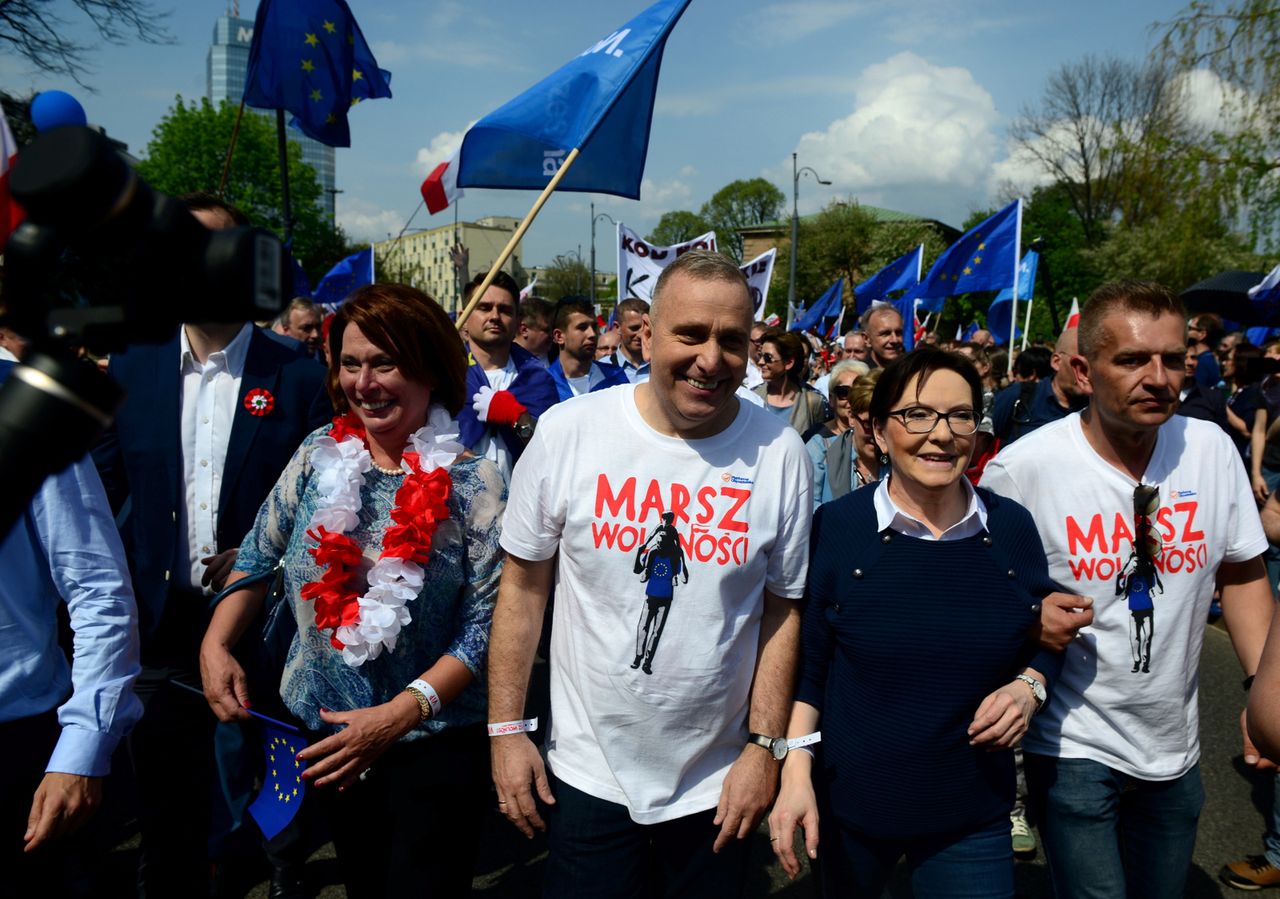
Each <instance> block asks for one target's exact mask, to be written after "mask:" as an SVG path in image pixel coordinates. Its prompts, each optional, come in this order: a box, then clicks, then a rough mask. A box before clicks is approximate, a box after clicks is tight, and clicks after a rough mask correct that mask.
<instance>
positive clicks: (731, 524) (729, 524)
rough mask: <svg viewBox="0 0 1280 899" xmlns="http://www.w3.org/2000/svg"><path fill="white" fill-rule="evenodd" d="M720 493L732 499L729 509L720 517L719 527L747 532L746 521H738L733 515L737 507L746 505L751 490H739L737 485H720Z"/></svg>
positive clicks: (736, 511) (735, 513)
mask: <svg viewBox="0 0 1280 899" xmlns="http://www.w3.org/2000/svg"><path fill="white" fill-rule="evenodd" d="M720 494H721V495H722V496H727V497H730V498H731V499H732V500H733V501H734V502H733V505H732V506H731V507H730V508H729V511H728V512H725V513H724V518H721V519H720V524H719V527H720V529H721V530H725V531H737V532H738V533H741V534H745V533H746V532H747V523H746V522H745V521H739V520H738V519H736V518H734V516H735V515H737V514H738V510H739V509H741V508H742V507H743V506H744V505H746V502H747V500H749V499H751V491H750V490H739V489H738V488H737V487H721V488H720Z"/></svg>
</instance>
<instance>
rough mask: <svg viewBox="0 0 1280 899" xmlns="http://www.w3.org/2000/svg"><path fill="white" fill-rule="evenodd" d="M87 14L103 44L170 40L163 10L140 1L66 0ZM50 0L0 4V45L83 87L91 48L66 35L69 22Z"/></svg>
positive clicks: (48, 71)
mask: <svg viewBox="0 0 1280 899" xmlns="http://www.w3.org/2000/svg"><path fill="white" fill-rule="evenodd" d="M71 5H73V6H75V7H76V8H77V9H79V10H80V12H81V13H83V14H84V16H85V17H86V18H88V20H89V22H90V23H91V24H92V25H93V27H94V29H95V30H96V31H97V32H98V37H99V38H101V39H102V40H103V41H105V42H107V43H109V44H124V43H125V42H126V41H128V40H130V39H133V38H136V39H138V40H140V41H143V42H144V43H148V44H171V43H173V36H172V35H171V34H169V32H168V31H166V30H165V28H164V20H165V19H166V18H167V17H168V15H169V14H168V13H167V12H166V13H162V12H157V11H156V9H155V8H154V6H152V4H151V3H148V2H146V0H72V3H71ZM53 7H54V4H53V3H52V2H51V0H3V2H0V46H4V47H6V48H7V49H8V50H9V51H10V52H12V53H15V54H16V55H18V56H20V57H22V58H23V59H25V60H26V61H27V62H28V63H30V64H31V65H33V66H35V67H36V68H37V69H39V70H40V71H42V72H47V73H49V74H51V75H66V76H69V77H70V78H73V79H74V80H75V82H76V83H77V84H79V85H80V86H81V87H83V88H86V89H87V90H93V86H92V85H91V84H89V83H88V82H87V81H86V80H85V79H86V78H87V76H88V75H89V74H90V69H89V67H88V65H86V64H85V60H86V59H87V58H88V56H89V54H90V53H91V52H92V50H93V46H92V45H91V44H87V43H81V42H80V41H77V40H75V39H74V38H72V37H70V34H71V33H72V30H71V23H69V22H68V21H67V20H66V19H65V18H64V17H63V16H61V15H59V14H58V13H57V12H55V11H54V8H53Z"/></svg>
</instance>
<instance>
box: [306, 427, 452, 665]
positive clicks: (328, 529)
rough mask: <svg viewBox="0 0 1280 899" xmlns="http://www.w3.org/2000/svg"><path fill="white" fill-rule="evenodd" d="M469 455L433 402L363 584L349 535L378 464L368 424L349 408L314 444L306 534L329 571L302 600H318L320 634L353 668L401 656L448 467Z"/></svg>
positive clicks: (409, 449) (410, 449)
mask: <svg viewBox="0 0 1280 899" xmlns="http://www.w3.org/2000/svg"><path fill="white" fill-rule="evenodd" d="M463 449H464V447H463V446H462V444H461V443H459V442H458V423H457V422H456V421H454V420H453V419H452V418H450V416H449V413H448V412H447V411H445V409H444V408H443V407H442V406H438V405H433V406H432V407H431V409H430V411H429V412H428V415H427V423H426V425H425V426H423V427H422V428H421V429H419V430H418V431H416V432H414V433H413V434H412V435H411V436H410V437H409V443H408V444H407V445H406V446H405V449H404V454H403V455H402V456H401V462H400V465H401V467H402V468H404V470H405V471H406V472H407V475H406V477H405V480H404V483H403V484H401V485H400V489H399V490H397V491H396V498H395V506H394V507H393V508H392V510H391V520H392V522H393V523H392V524H391V525H390V526H389V527H388V528H387V530H386V532H385V533H384V534H383V537H382V552H381V554H380V555H379V556H378V561H377V562H375V563H374V564H373V567H372V568H370V569H369V571H368V573H367V575H366V576H365V577H364V578H363V579H361V578H360V577H359V571H360V568H361V562H362V560H363V553H362V552H361V549H360V545H359V544H358V543H356V541H355V540H353V539H352V538H351V537H350V536H349V535H348V533H347V532H348V531H350V530H352V529H353V528H354V527H355V526H356V523H357V522H358V521H359V513H360V488H361V487H363V486H364V476H365V473H366V472H367V471H369V469H370V468H372V467H373V458H372V456H371V455H370V454H369V446H368V441H367V439H366V436H365V430H364V425H363V423H361V421H360V419H359V418H358V417H357V416H356V415H355V414H354V413H352V412H348V413H347V414H346V415H342V416H339V417H337V418H335V419H334V420H333V425H332V427H330V429H329V433H328V435H326V436H324V437H320V438H318V439H317V440H316V442H315V447H314V449H313V450H312V452H311V467H312V469H313V470H314V471H315V476H316V477H315V489H316V492H317V493H318V494H319V502H318V504H317V506H316V511H315V514H313V515H312V516H311V522H310V524H309V525H308V529H307V536H308V537H310V538H311V539H312V540H314V541H315V542H316V544H317V545H316V546H314V547H312V548H311V549H310V552H311V555H312V556H313V557H314V558H315V560H316V564H317V565H319V566H321V567H322V568H324V574H322V575H321V576H320V578H319V580H315V581H312V582H311V583H309V584H305V585H303V587H302V591H301V595H302V598H303V599H307V600H313V601H314V602H315V616H316V628H317V629H319V630H332V634H331V635H330V637H329V642H330V643H332V644H333V646H334V648H335V649H339V650H341V651H342V659H343V661H344V662H346V663H347V664H348V665H350V666H352V667H353V668H355V667H359V666H360V665H363V664H364V662H365V661H366V660H367V659H376V658H377V657H378V656H379V655H380V654H381V653H382V650H383V649H384V648H385V649H386V650H387V652H393V651H395V648H396V638H397V637H398V636H399V634H400V629H401V628H402V627H404V626H405V625H406V624H408V623H409V622H410V621H411V620H412V618H411V616H410V615H409V610H408V609H407V608H406V607H405V604H406V603H407V602H409V601H410V600H413V599H415V598H416V597H417V595H418V593H419V592H420V591H421V590H422V584H423V570H422V566H423V565H425V564H426V563H427V560H428V559H430V557H431V539H432V536H433V535H434V534H435V530H436V525H437V523H438V522H440V521H442V520H444V519H446V518H448V517H449V509H448V506H447V501H448V499H449V488H450V485H451V481H450V479H449V472H448V467H449V464H450V463H451V462H452V461H453V460H454V458H455V457H456V456H457V455H458V454H459V453H461V452H462V451H463ZM361 580H363V581H364V583H361ZM366 585H367V589H366V590H365V592H364V594H363V595H360V589H361V587H364V586H366Z"/></svg>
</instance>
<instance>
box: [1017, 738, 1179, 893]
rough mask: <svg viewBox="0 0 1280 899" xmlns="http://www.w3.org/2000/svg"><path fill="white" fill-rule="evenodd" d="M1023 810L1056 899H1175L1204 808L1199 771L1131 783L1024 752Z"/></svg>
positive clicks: (1090, 764)
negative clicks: (1026, 800)
mask: <svg viewBox="0 0 1280 899" xmlns="http://www.w3.org/2000/svg"><path fill="white" fill-rule="evenodd" d="M1026 762H1027V785H1028V787H1029V788H1030V799H1031V810H1032V814H1033V815H1034V817H1035V819H1036V820H1037V822H1038V823H1039V825H1040V836H1041V839H1042V841H1043V843H1044V850H1045V856H1046V857H1047V859H1048V862H1049V873H1050V876H1051V878H1052V880H1053V887H1054V892H1055V894H1056V895H1058V896H1059V897H1061V899H1124V897H1128V899H1147V897H1150V899H1177V897H1179V896H1181V895H1182V894H1183V891H1184V889H1185V888H1186V882H1187V870H1188V868H1189V867H1190V866H1191V853H1192V850H1194V849H1195V844H1196V825H1197V823H1198V822H1199V819H1200V808H1201V807H1202V806H1203V805H1204V786H1203V785H1202V784H1201V782H1200V766H1199V764H1197V765H1195V766H1194V767H1193V768H1192V769H1191V770H1190V771H1188V772H1187V773H1186V774H1184V775H1182V776H1181V777H1179V778H1177V779H1175V780H1160V781H1152V780H1139V779H1138V778H1136V777H1130V776H1129V775H1127V774H1123V773H1121V772H1120V771H1116V770H1115V769H1114V768H1109V767H1107V766H1106V765H1103V764H1101V763H1099V762H1095V761H1091V760H1089V759H1059V758H1053V757H1051V756H1044V755H1035V754H1033V753H1030V752H1028V753H1026Z"/></svg>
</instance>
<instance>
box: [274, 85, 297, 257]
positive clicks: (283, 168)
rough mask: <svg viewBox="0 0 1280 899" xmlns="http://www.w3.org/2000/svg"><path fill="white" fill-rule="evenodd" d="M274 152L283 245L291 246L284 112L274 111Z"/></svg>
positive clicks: (290, 211)
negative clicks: (278, 156)
mask: <svg viewBox="0 0 1280 899" xmlns="http://www.w3.org/2000/svg"><path fill="white" fill-rule="evenodd" d="M276 150H277V151H278V152H279V154H280V212H281V215H282V216H283V217H284V245H285V246H286V247H288V246H292V245H293V207H292V206H291V205H290V204H289V144H288V141H287V140H286V138H285V136H284V110H283V109H277V110H276Z"/></svg>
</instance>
